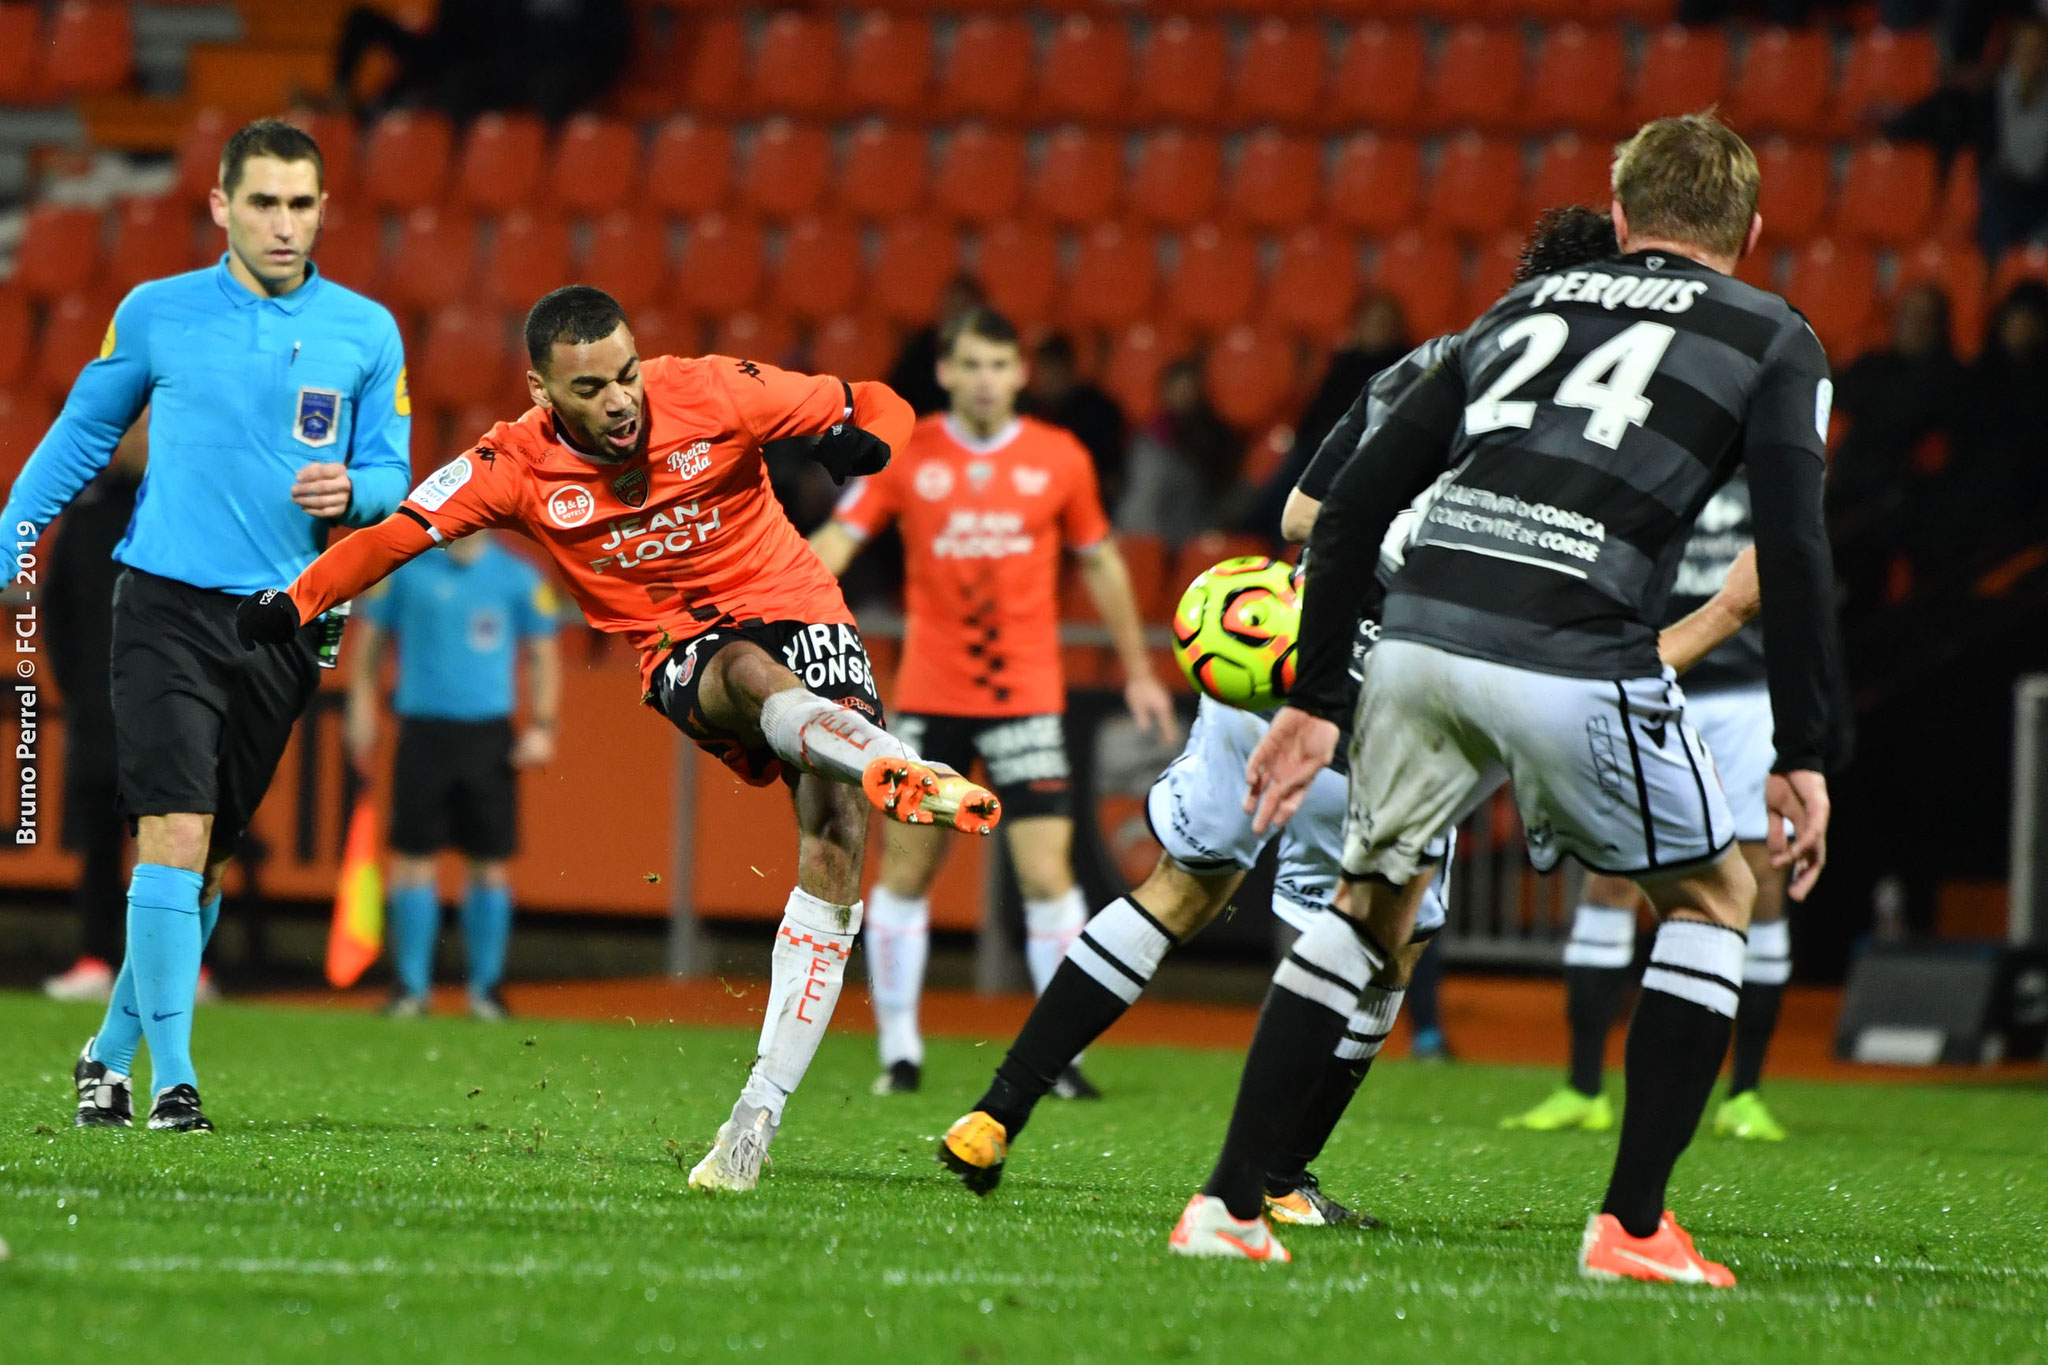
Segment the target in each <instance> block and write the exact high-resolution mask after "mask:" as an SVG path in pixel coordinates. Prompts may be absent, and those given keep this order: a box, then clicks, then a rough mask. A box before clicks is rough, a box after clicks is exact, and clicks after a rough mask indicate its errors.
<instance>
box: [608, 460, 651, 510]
mask: <svg viewBox="0 0 2048 1365" xmlns="http://www.w3.org/2000/svg"><path fill="white" fill-rule="evenodd" d="M612 496H613V497H615V498H617V499H618V500H619V501H620V502H623V503H624V504H626V506H628V507H643V506H645V505H646V503H647V466H646V465H642V466H640V467H639V468H638V469H629V470H627V471H626V472H625V473H623V474H621V475H619V477H617V478H616V479H613V480H612Z"/></svg>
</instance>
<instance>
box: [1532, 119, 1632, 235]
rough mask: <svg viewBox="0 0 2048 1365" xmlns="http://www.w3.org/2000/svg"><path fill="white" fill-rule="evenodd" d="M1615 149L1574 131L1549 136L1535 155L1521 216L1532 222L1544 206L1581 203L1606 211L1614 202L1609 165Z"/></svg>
mask: <svg viewBox="0 0 2048 1365" xmlns="http://www.w3.org/2000/svg"><path fill="white" fill-rule="evenodd" d="M1613 159H1614V152H1613V150H1612V148H1611V147H1610V146H1609V144H1608V143H1607V142H1605V141H1604V140H1603V141H1599V142H1588V141H1586V140H1584V139H1582V138H1580V137H1579V136H1578V135H1576V134H1574V133H1566V134H1565V135H1564V136H1563V137H1558V138H1552V139H1551V140H1550V141H1549V142H1546V143H1544V144H1543V148H1542V150H1541V151H1539V152H1538V153H1537V155H1536V172H1535V174H1534V175H1532V176H1531V177H1530V178H1529V194H1528V198H1527V199H1526V201H1525V207H1524V208H1523V210H1522V217H1524V218H1526V219H1529V220H1531V221H1533V220H1534V219H1535V218H1536V215H1538V214H1540V213H1542V212H1543V211H1544V210H1545V209H1554V208H1560V207H1562V206H1564V205H1566V204H1584V205H1586V206H1587V207H1589V208H1596V209H1601V210H1605V209H1606V208H1607V206H1608V205H1609V204H1610V203H1612V202H1613V201H1614V191H1613V189H1612V188H1611V187H1610V181H1609V175H1608V168H1609V165H1610V163H1611V162H1612V161H1613Z"/></svg>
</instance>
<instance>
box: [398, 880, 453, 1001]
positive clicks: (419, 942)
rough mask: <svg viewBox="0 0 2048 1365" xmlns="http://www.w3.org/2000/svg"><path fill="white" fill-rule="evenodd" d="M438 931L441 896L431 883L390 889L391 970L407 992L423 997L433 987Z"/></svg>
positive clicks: (439, 927)
mask: <svg viewBox="0 0 2048 1365" xmlns="http://www.w3.org/2000/svg"><path fill="white" fill-rule="evenodd" d="M440 933H441V896H440V892H439V891H438V890H437V889H436V888H435V886H434V884H433V883H432V882H422V883H420V884H419V885H418V886H394V887H393V888H391V970H392V972H393V973H394V974H395V975H396V976H397V977H398V989H399V990H400V991H402V992H404V993H405V994H406V995H414V996H424V995H425V994H426V993H427V991H428V989H429V988H430V987H432V986H433V984H434V940H435V938H437V937H439V935H440Z"/></svg>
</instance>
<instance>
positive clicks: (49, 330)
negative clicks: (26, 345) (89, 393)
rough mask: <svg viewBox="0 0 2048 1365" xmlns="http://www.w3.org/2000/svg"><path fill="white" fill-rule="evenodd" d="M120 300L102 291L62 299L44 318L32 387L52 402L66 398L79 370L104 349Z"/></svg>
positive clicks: (31, 375) (37, 339)
mask: <svg viewBox="0 0 2048 1365" xmlns="http://www.w3.org/2000/svg"><path fill="white" fill-rule="evenodd" d="M117 302H118V300H116V299H113V298H109V297H107V296H106V295H103V294H98V293H88V294H71V295H67V296H66V297H64V298H62V299H59V300H58V301H57V303H56V304H55V305H54V306H53V307H52V308H51V309H50V311H49V313H48V314H47V315H46V316H45V317H44V318H43V330H42V332H41V333H40V334H39V335H38V336H37V338H36V349H35V368H34V370H33V372H32V373H31V374H30V376H29V383H30V387H31V388H33V389H34V390H35V391H36V392H37V393H40V394H42V395H43V396H44V397H46V398H47V399H49V401H50V402H52V403H61V402H63V401H64V395H65V394H67V393H69V392H71V385H72V383H73V381H75V380H76V379H77V378H78V372H79V371H80V370H82V369H84V368H85V367H86V364H87V363H88V362H89V361H91V360H92V359H93V357H95V356H97V355H98V354H99V353H100V346H101V344H102V343H103V342H104V341H105V340H106V335H107V328H108V327H109V326H110V325H111V324H112V322H113V318H114V305H115V303H117Z"/></svg>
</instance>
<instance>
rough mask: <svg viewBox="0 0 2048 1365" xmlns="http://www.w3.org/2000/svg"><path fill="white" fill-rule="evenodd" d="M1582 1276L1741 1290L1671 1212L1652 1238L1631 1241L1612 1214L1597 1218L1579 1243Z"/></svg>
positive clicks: (1593, 1217) (1730, 1274) (1603, 1214)
mask: <svg viewBox="0 0 2048 1365" xmlns="http://www.w3.org/2000/svg"><path fill="white" fill-rule="evenodd" d="M1579 1273H1580V1274H1581V1275H1584V1276H1585V1277H1586V1278H1587V1279H1590V1280H1650V1281H1654V1282H1657V1283H1662V1284H1704V1285H1712V1286H1713V1287H1714V1288H1716V1289H1733V1288H1734V1287H1735V1274H1734V1272H1733V1271H1731V1270H1729V1269H1728V1267H1727V1266H1725V1265H1721V1264H1719V1263H1717V1262H1714V1261H1710V1260H1708V1259H1707V1258H1706V1257H1704V1256H1702V1255H1700V1253H1699V1251H1698V1249H1697V1248H1695V1247H1694V1246H1693V1244H1692V1234H1691V1233H1689V1232H1687V1231H1686V1230H1685V1229H1684V1228H1682V1227H1680V1226H1678V1220H1677V1219H1676V1218H1674V1217H1673V1216H1672V1214H1671V1211H1670V1210H1669V1209H1666V1210H1665V1211H1664V1216H1663V1218H1661V1219H1659V1220H1658V1223H1657V1230H1656V1231H1655V1232H1653V1233H1651V1234H1650V1235H1649V1236H1648V1237H1631V1236H1629V1235H1628V1231H1627V1229H1625V1228H1623V1227H1622V1225H1621V1220H1619V1219H1617V1218H1616V1217H1615V1216H1614V1215H1613V1214H1611V1213H1596V1214H1594V1215H1593V1216H1592V1217H1591V1218H1589V1219H1587V1220H1586V1237H1585V1240H1584V1241H1583V1242H1581V1243H1580V1244H1579Z"/></svg>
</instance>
